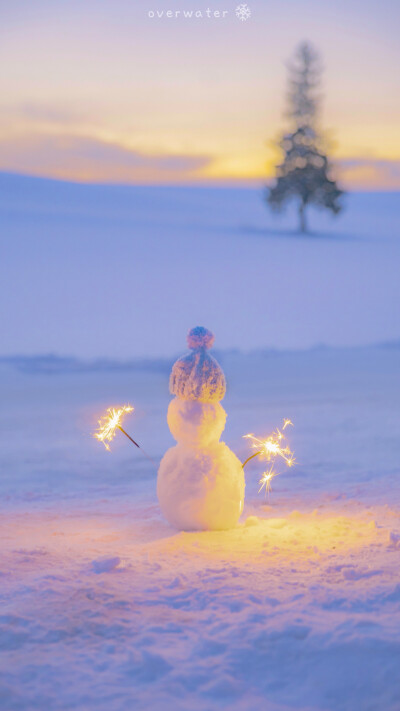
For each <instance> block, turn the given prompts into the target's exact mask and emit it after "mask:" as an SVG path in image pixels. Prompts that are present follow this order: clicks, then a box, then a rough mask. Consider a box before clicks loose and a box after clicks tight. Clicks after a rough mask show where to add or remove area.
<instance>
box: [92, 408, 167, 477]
mask: <svg viewBox="0 0 400 711" xmlns="http://www.w3.org/2000/svg"><path fill="white" fill-rule="evenodd" d="M129 412H133V407H131V405H123V406H122V407H120V408H119V409H117V410H116V409H115V408H114V407H109V408H108V409H107V412H106V414H105V415H103V417H101V418H100V420H99V429H98V430H97V432H94V434H93V437H96V439H98V440H99V442H103V444H104V446H105V448H106V449H107V450H108V451H110V445H109V444H108V442H111V440H113V439H114V437H115V431H116V430H120V432H122V433H123V434H124V435H125V437H127V438H128V439H129V440H130V441H131V442H133V444H134V445H135V446H136V447H137V448H138V449H140V451H141V452H142V453H143V454H144V456H145V457H147V459H149V460H150V461H151V462H153V464H156V462H155V461H154V459H152V457H150V455H149V454H147V452H145V450H144V449H143V447H141V446H140V444H138V443H137V442H135V440H134V439H133V438H132V437H131V436H130V435H129V434H128V433H127V432H125V430H124V429H123V427H122V425H121V422H122V420H123V417H124V416H125V415H126V414H128V413H129Z"/></svg>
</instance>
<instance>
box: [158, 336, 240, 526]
mask: <svg viewBox="0 0 400 711" xmlns="http://www.w3.org/2000/svg"><path fill="white" fill-rule="evenodd" d="M187 342H188V345H189V348H190V349H191V352H190V353H188V354H187V355H184V356H182V358H179V359H178V360H177V361H176V363H175V364H174V366H173V368H172V373H171V377H170V383H169V385H170V392H171V393H172V395H175V397H174V399H173V400H171V402H170V404H169V407H168V415H167V422H168V426H169V429H170V431H171V433H172V435H173V437H174V439H175V440H176V441H177V444H176V445H175V447H171V449H169V450H168V451H167V452H166V453H165V455H164V457H163V459H162V460H161V464H160V468H159V470H158V479H157V495H158V499H159V502H160V506H161V510H162V512H163V514H164V516H165V518H166V519H167V520H168V521H169V522H170V523H171V524H172V525H173V526H175V527H176V528H178V529H182V530H184V531H195V530H197V531H198V530H222V529H228V528H233V527H234V526H235V525H236V523H237V522H238V519H239V516H240V514H241V513H242V510H243V502H244V487H245V483H244V473H243V468H242V465H241V463H240V461H239V459H238V458H237V457H236V455H235V454H234V453H233V452H232V451H231V450H230V449H229V447H227V445H226V444H225V443H224V442H220V441H219V440H220V437H221V435H222V432H223V430H224V427H225V422H226V412H225V410H224V408H223V407H222V405H221V404H220V401H221V400H222V399H223V397H224V395H225V390H226V383H225V376H224V373H223V371H222V369H221V367H220V366H219V364H218V363H217V361H216V360H215V358H213V357H212V356H211V355H210V354H209V353H208V349H209V348H211V346H212V345H213V342H214V336H213V334H212V333H211V331H208V330H207V329H206V328H202V327H201V326H198V327H197V328H192V330H191V331H189V334H188V338H187Z"/></svg>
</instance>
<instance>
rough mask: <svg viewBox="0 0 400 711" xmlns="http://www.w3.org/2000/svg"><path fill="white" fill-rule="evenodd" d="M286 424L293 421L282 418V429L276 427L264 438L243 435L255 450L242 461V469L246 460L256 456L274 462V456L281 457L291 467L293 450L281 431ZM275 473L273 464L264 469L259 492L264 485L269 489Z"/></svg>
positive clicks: (248, 460) (291, 423)
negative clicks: (266, 469)
mask: <svg viewBox="0 0 400 711" xmlns="http://www.w3.org/2000/svg"><path fill="white" fill-rule="evenodd" d="M288 425H293V422H291V420H289V419H284V420H283V426H282V431H281V430H280V429H278V428H277V429H276V431H275V432H273V433H272V434H271V435H269V437H267V439H265V440H262V439H258V437H255V436H254V435H253V434H247V435H244V437H245V438H246V439H250V440H251V441H252V447H253V448H254V449H256V450H257V451H256V452H254V454H251V455H250V457H248V458H247V459H246V460H245V461H244V462H243V464H242V467H243V469H244V467H245V466H246V464H247V462H250V460H251V459H254V457H258V456H259V457H263V458H265V459H266V461H267V462H270V461H271V460H272V461H273V462H274V461H275V459H276V457H281V458H282V459H283V460H284V461H285V463H286V466H288V467H292V466H293V464H294V462H295V458H294V455H293V452H291V451H290V449H289V446H288V444H287V440H286V436H285V435H284V434H283V431H284V430H285V429H286V427H288ZM283 445H285V446H283ZM277 474H278V472H276V471H274V468H273V465H272V466H271V468H270V469H269V470H268V471H265V472H264V473H263V475H262V477H261V479H260V484H261V486H260V489H259V492H260V491H261V490H262V489H263V488H264V486H265V490H266V491H269V490H270V487H271V481H272V479H273V478H274V477H275V476H277Z"/></svg>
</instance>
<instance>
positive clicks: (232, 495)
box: [157, 442, 244, 531]
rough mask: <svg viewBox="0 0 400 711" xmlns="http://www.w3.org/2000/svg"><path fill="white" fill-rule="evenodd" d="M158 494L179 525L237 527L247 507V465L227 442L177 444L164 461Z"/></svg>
mask: <svg viewBox="0 0 400 711" xmlns="http://www.w3.org/2000/svg"><path fill="white" fill-rule="evenodd" d="M157 494H158V498H159V501H160V506H161V509H162V512H163V514H164V516H165V518H166V519H167V520H168V521H169V522H170V523H171V524H172V525H173V526H175V527H176V528H179V529H181V530H184V531H201V530H224V529H229V528H234V526H236V524H237V522H238V520H239V517H240V514H241V513H242V510H243V502H244V473H243V468H242V465H241V463H240V461H239V459H238V458H237V457H236V455H235V454H234V453H233V452H232V451H231V450H230V449H229V447H227V445H226V444H225V443H224V442H215V443H212V444H211V445H209V446H208V447H201V449H200V448H199V449H193V448H191V447H187V446H185V445H184V444H177V445H176V446H175V447H172V448H171V449H169V450H168V451H167V452H166V454H165V455H164V457H163V459H162V461H161V464H160V468H159V471H158V480H157Z"/></svg>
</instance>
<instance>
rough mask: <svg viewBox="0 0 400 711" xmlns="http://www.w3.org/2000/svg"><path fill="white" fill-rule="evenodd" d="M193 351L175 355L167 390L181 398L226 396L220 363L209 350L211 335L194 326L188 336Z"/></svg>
mask: <svg viewBox="0 0 400 711" xmlns="http://www.w3.org/2000/svg"><path fill="white" fill-rule="evenodd" d="M187 342H188V346H189V348H191V350H192V352H191V353H188V354H187V355H184V356H182V358H178V360H177V361H176V363H174V365H173V367H172V372H171V377H170V380H169V389H170V392H171V393H172V395H176V397H179V398H180V399H181V400H199V401H200V402H219V401H220V400H222V398H223V397H224V395H225V391H226V383H225V376H224V373H223V371H222V368H221V366H220V365H219V364H218V363H217V361H216V360H215V358H213V357H212V356H211V355H210V354H209V353H207V348H211V346H212V345H213V343H214V334H213V333H211V331H209V330H208V329H207V328H203V327H202V326H196V328H192V329H191V330H190V331H189V333H188V336H187Z"/></svg>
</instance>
